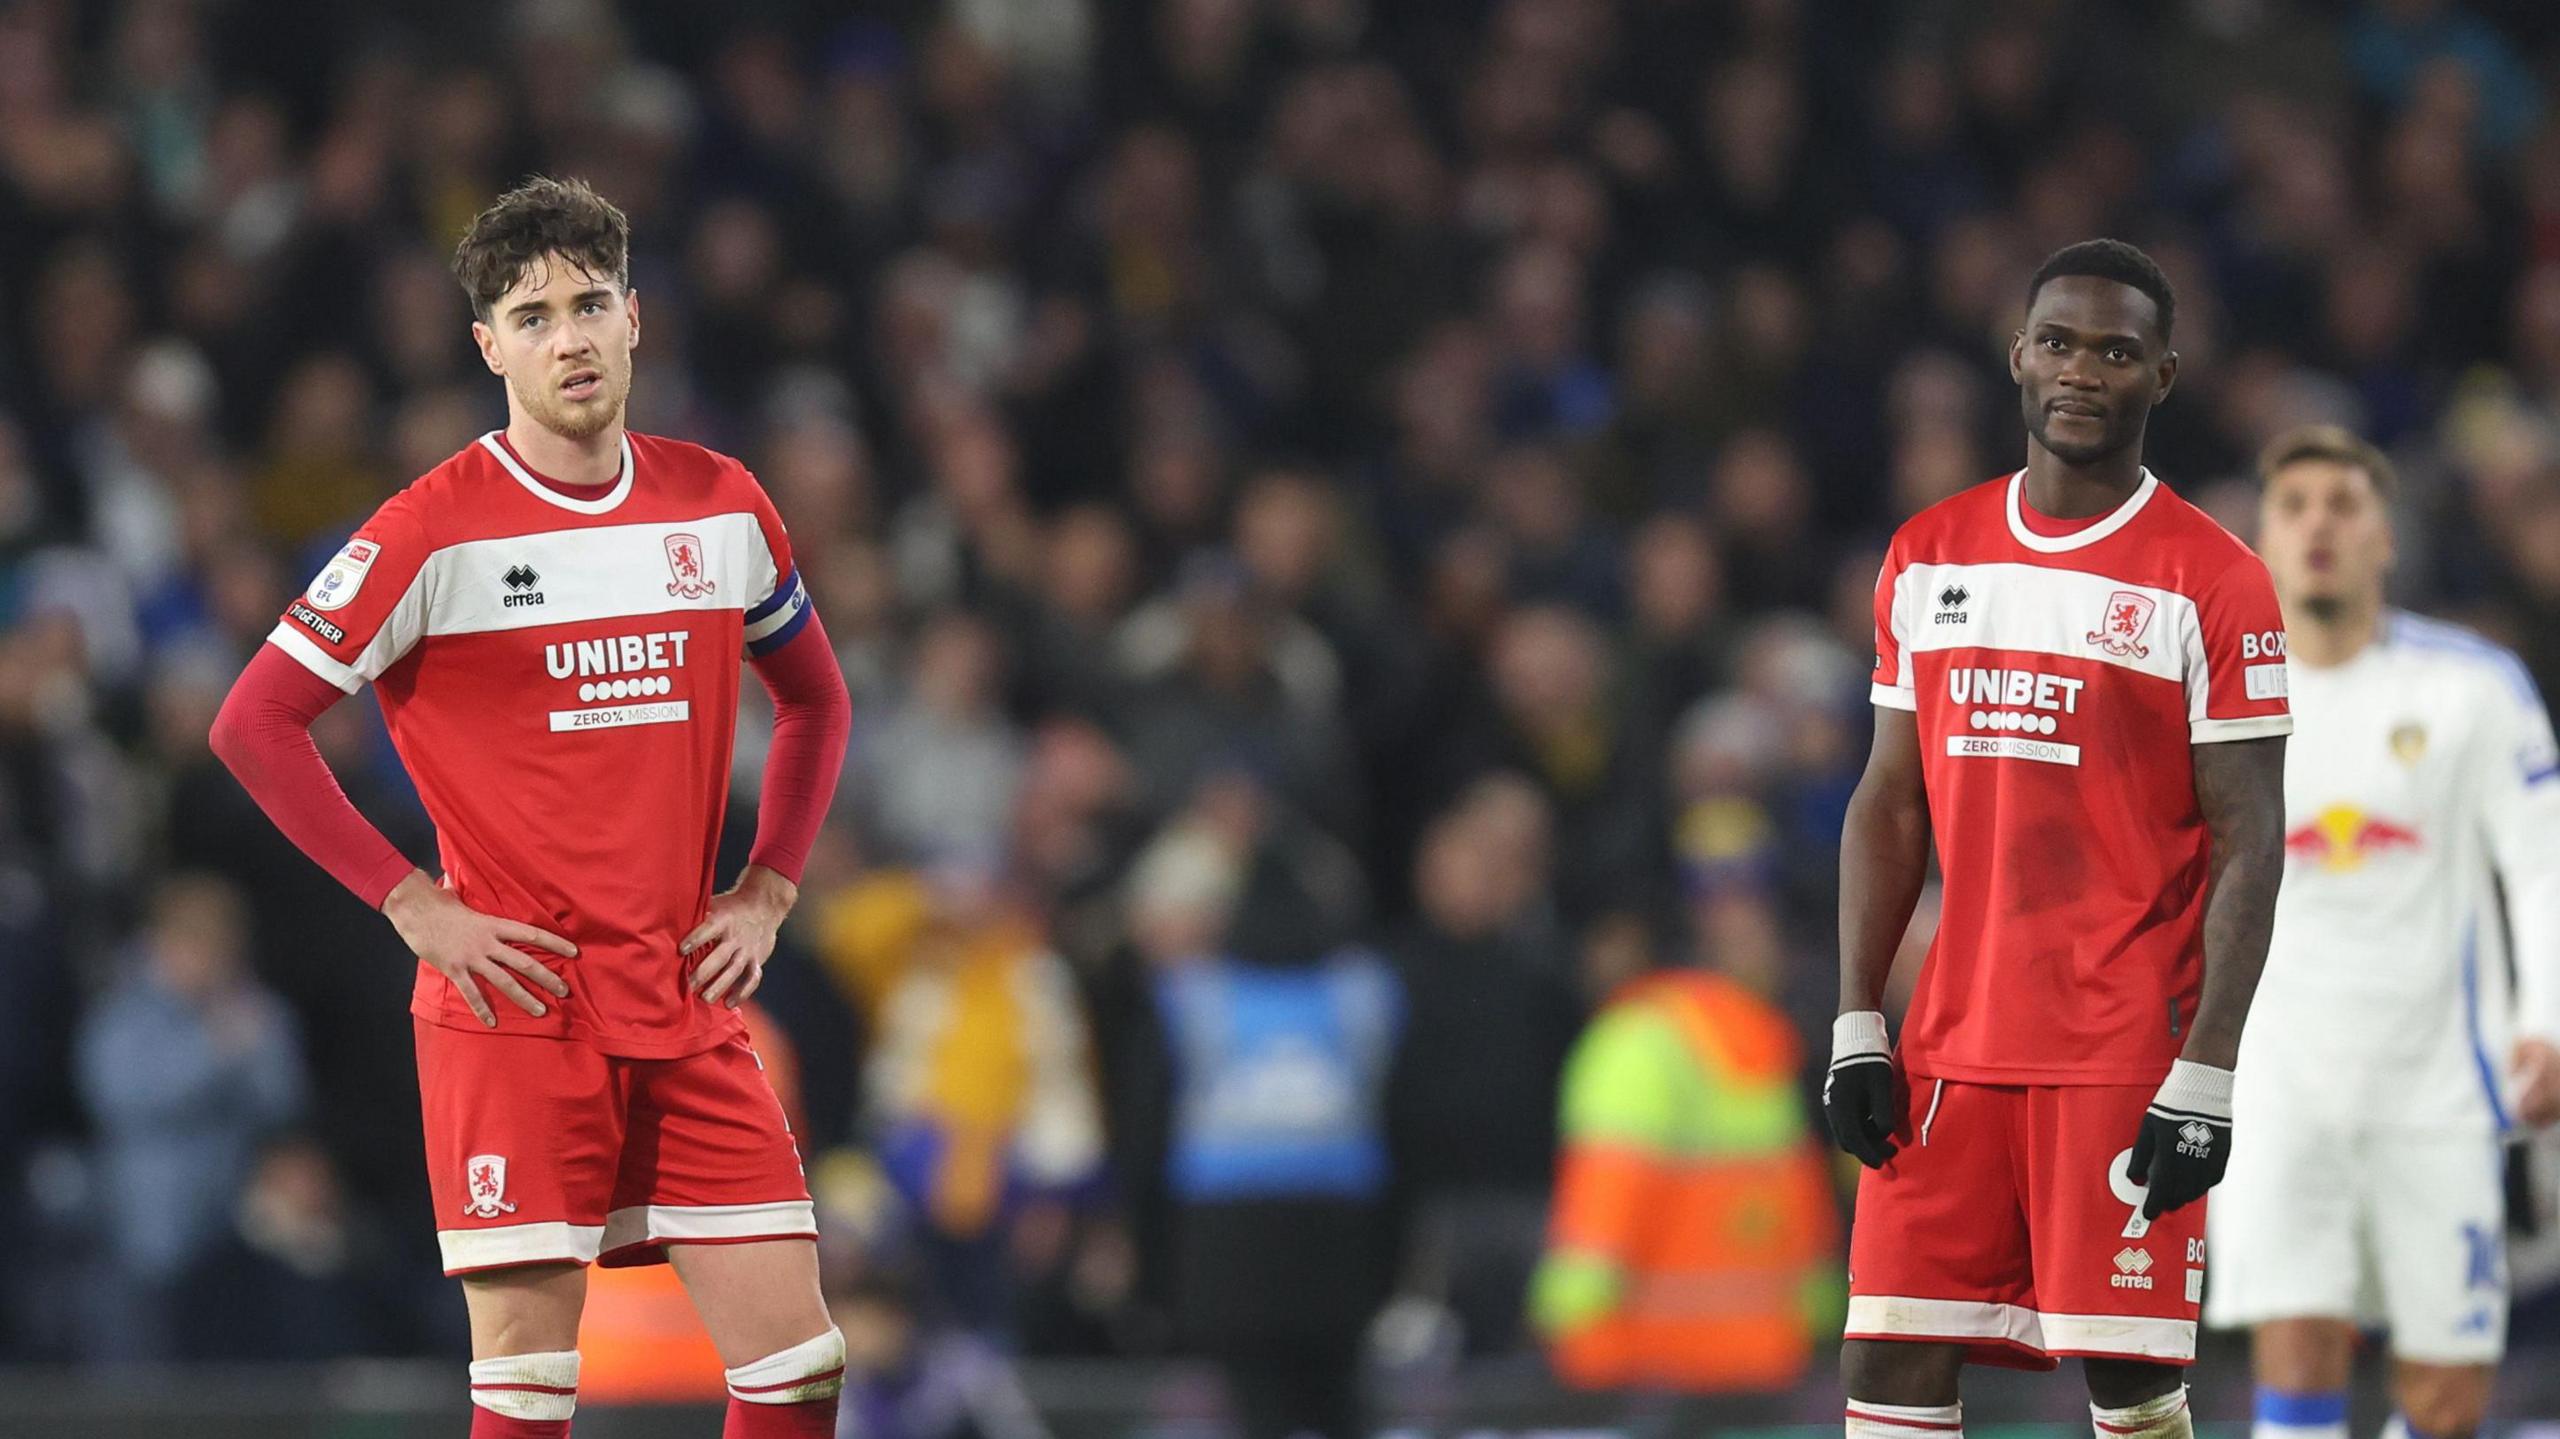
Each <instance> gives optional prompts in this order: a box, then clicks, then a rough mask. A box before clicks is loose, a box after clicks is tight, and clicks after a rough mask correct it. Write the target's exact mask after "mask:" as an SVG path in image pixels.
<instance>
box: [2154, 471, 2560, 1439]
mask: <svg viewBox="0 0 2560 1439" xmlns="http://www.w3.org/2000/svg"><path fill="white" fill-rule="evenodd" d="M2259 476H2260V479H2261V480H2262V481H2263V483H2264V486H2265V489H2264V495H2263V499H2262V501H2261V510H2260V525H2261V529H2260V535H2259V541H2258V547H2259V550H2260V553H2261V554H2262V555H2263V556H2264V557H2265V559H2266V562H2267V568H2268V571H2269V572H2270V573H2271V574H2272V575H2273V576H2274V579H2275V585H2276V593H2277V597H2278V598H2279V599H2280V600H2281V601H2282V603H2283V605H2284V616H2285V630H2286V633H2287V635H2288V636H2289V637H2290V640H2289V642H2290V645H2291V648H2292V654H2291V656H2290V658H2289V661H2288V670H2289V675H2288V678H2289V680H2290V683H2291V688H2292V696H2291V698H2292V702H2293V724H2294V728H2293V744H2292V748H2291V751H2290V753H2289V754H2288V755H2287V756H2286V765H2285V811H2286V813H2285V834H2286V838H2285V851H2286V866H2285V871H2286V872H2285V880H2284V888H2283V890H2282V892H2281V894H2280V895H2279V897H2278V899H2277V903H2276V920H2275V939H2274V943H2273V945H2272V946H2271V947H2270V949H2269V951H2268V955H2267V968H2266V975H2265V978H2264V979H2263V980H2261V981H2260V983H2259V986H2258V999H2257V1003H2256V1005H2255V1006H2254V1007H2253V1008H2252V1009H2251V1010H2250V1013H2249V1021H2248V1025H2247V1028H2246V1030H2245V1032H2244V1033H2243V1035H2242V1038H2241V1042H2240V1064H2239V1070H2238V1078H2237V1081H2236V1084H2235V1091H2234V1096H2233V1120H2234V1127H2235V1129H2236V1131H2237V1132H2238V1133H2240V1134H2243V1135H2246V1136H2248V1138H2247V1140H2246V1141H2245V1142H2243V1143H2241V1144H2239V1145H2238V1146H2236V1147H2235V1148H2234V1151H2233V1153H2232V1158H2231V1170H2230V1173H2229V1175H2228V1176H2227V1177H2226V1178H2225V1180H2224V1182H2223V1186H2222V1189H2221V1191H2220V1194H2219V1196H2218V1197H2217V1199H2216V1200H2215V1203H2214V1206H2213V1210H2212V1214H2211V1217H2210V1220H2209V1234H2210V1244H2211V1252H2212V1256H2213V1277H2212V1283H2211V1292H2210V1294H2209V1295H2208V1297H2207V1300H2206V1305H2205V1319H2206V1322H2207V1323H2208V1324H2212V1325H2215V1326H2220V1327H2239V1326H2250V1327H2252V1328H2254V1330H2255V1334H2256V1344H2255V1347H2256V1367H2257V1381H2258V1399H2257V1425H2256V1430H2255V1435H2254V1439H2344V1435H2345V1434H2346V1409H2347V1381H2348V1370H2349V1365H2350V1363H2351V1361H2352V1359H2353V1353H2354V1344H2355V1336H2356V1326H2357V1324H2358V1323H2359V1322H2371V1321H2374V1320H2381V1321H2384V1322H2386V1323H2387V1324H2388V1325H2389V1327H2390V1333H2391V1349H2392V1354H2393V1357H2394V1359H2395V1360H2396V1368H2395V1372H2394V1375H2393V1387H2394V1392H2395V1394H2396V1396H2397V1399H2398V1402H2399V1408H2400V1413H2399V1415H2398V1416H2397V1417H2395V1419H2394V1420H2393V1428H2394V1429H2395V1430H2403V1429H2405V1430H2406V1431H2407V1432H2408V1433H2409V1434H2411V1435H2413V1436H2427V1439H2463V1436H2467V1435H2470V1434H2471V1433H2473V1432H2474V1431H2475V1430H2476V1429H2477V1428H2478V1427H2479V1424H2480V1420H2481V1414H2482V1410H2483V1408H2484V1407H2485V1406H2486V1404H2487V1402H2488V1397H2489V1382H2490V1374H2491V1368H2492V1366H2493V1365H2495V1363H2496V1362H2497V1359H2498V1356H2499V1353H2500V1351H2501V1350H2502V1349H2503V1347H2504V1345H2505V1340H2506V1320H2507V1284H2506V1264H2505V1249H2504V1234H2505V1229H2506V1212H2505V1198H2504V1189H2503V1185H2502V1183H2501V1175H2502V1158H2503V1143H2504V1138H2505V1136H2506V1135H2507V1134H2508V1133H2509V1132H2511V1131H2512V1130H2513V1129H2515V1128H2516V1127H2517V1126H2519V1125H2525V1126H2532V1125H2541V1124H2547V1123H2549V1122H2551V1120H2552V1119H2553V1118H2554V1117H2555V1116H2560V1050H2555V1049H2554V1048H2553V1041H2554V1040H2555V1039H2560V759H2555V755H2554V750H2553V743H2552V732H2551V721H2550V719H2549V718H2548V716H2547V715H2546V714H2545V713H2544V710H2543V706H2542V701H2541V699H2540V698H2539V697H2538V696H2537V695H2536V694H2535V692H2534V687H2533V682H2532V680H2531V679H2530V678H2529V677H2528V676H2527V675H2526V673H2525V671H2524V667H2523V666H2522V665H2520V664H2518V663H2517V661H2516V659H2515V657H2514V656H2513V655H2511V654H2509V653H2508V652H2507V651H2505V650H2503V649H2500V648H2499V647H2497V646H2496V645H2493V644H2491V643H2489V642H2488V641H2486V640H2484V639H2482V638H2480V637H2479V636H2477V635H2475V634H2473V633H2471V632H2470V631H2468V630H2464V629H2460V628H2457V627H2455V626H2452V625H2448V624H2444V623H2441V622H2438V621H2434V620H2428V619H2422V618H2419V617H2418V616H2416V615H2412V614H2407V613H2405V612H2402V611H2398V610H2393V609H2390V608H2388V607H2386V606H2385V605H2384V604H2383V598H2382V591H2383V576H2384V574H2385V572H2387V571H2388V570H2389V569H2390V567H2391V562H2392V550H2393V540H2392V530H2391V521H2390V516H2389V507H2390V502H2391V499H2392V495H2393V491H2394V489H2395V481H2394V478H2393V475H2392V470H2391V465H2390V462H2389V461H2388V460H2386V459H2385V458H2384V457H2383V456H2382V455H2381V454H2380V453H2379V452H2378V451H2376V450H2375V449H2373V447H2371V446H2370V445H2367V444H2365V443H2364V442H2363V441H2361V440H2359V439H2357V438H2356V437H2355V436H2353V435H2351V434H2349V433H2347V432H2346V431H2344V430H2341V429H2337V428H2335V427H2333V426H2313V427H2310V428H2307V429H2302V430H2297V431H2295V432H2293V433H2291V434H2288V435H2285V436H2283V437H2281V438H2279V439H2278V440H2277V441H2276V442H2275V444H2273V445H2272V446H2270V447H2269V448H2268V450H2267V453H2266V457H2265V459H2264V460H2263V462H2262V463H2261V464H2260V466H2259ZM2493 879H2494V881H2495V882H2494V883H2493ZM2501 892H2503V895H2504V903H2503V904H2501V903H2500V898H2499V897H2500V894H2501ZM2510 942H2512V946H2513V952H2514V954H2515V955H2516V959H2517V962H2516V964H2515V966H2514V969H2515V972H2516V974H2517V976H2518V982H2517V984H2516V985H2515V986H2514V989H2515V991H2516V992H2515V995H2514V997H2513V1001H2512V1002H2511V1000H2510V994H2509V990H2510V986H2509V983H2508V979H2507V974H2508V963H2507V954H2508V952H2509V945H2510Z"/></svg>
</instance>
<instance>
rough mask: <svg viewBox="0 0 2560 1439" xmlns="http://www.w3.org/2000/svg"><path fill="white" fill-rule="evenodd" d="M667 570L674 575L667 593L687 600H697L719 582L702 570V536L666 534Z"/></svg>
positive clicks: (716, 587)
mask: <svg viewBox="0 0 2560 1439" xmlns="http://www.w3.org/2000/svg"><path fill="white" fill-rule="evenodd" d="M667 570H668V572H669V573H671V574H673V575H674V576H675V580H674V582H673V583H671V584H669V585H668V586H667V593H668V594H671V595H676V596H680V597H681V598H684V599H688V600H698V599H700V598H702V597H703V596H704V595H707V594H709V593H711V592H712V591H713V590H716V589H718V588H720V586H719V584H718V583H717V582H715V581H714V580H712V579H711V577H710V576H708V575H706V574H704V573H703V571H702V537H701V536H700V535H687V534H674V535H669V536H667Z"/></svg>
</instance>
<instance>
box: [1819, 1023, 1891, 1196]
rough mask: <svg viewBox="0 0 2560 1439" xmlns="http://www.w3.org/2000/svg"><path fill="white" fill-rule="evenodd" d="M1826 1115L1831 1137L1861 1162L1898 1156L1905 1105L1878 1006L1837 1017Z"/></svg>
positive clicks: (1874, 1165) (1871, 1164)
mask: <svg viewBox="0 0 2560 1439" xmlns="http://www.w3.org/2000/svg"><path fill="white" fill-rule="evenodd" d="M1822 1117H1823V1119H1824V1120H1825V1121H1827V1122H1828V1123H1829V1124H1830V1125H1831V1142H1832V1143H1834V1144H1837V1145H1839V1146H1840V1147H1841V1148H1842V1149H1844V1150H1846V1151H1847V1152H1848V1153H1849V1154H1850V1155H1851V1156H1852V1157H1854V1158H1855V1159H1856V1160H1857V1161H1858V1162H1859V1163H1860V1164H1863V1165H1865V1166H1866V1167H1868V1168H1869V1169H1882V1168H1884V1166H1885V1161H1886V1160H1888V1159H1891V1158H1893V1151H1894V1147H1895V1146H1894V1143H1893V1131H1894V1128H1895V1126H1896V1125H1898V1124H1900V1123H1901V1122H1902V1106H1901V1105H1900V1104H1899V1103H1897V1102H1895V1097H1894V1084H1893V1053H1892V1051H1891V1050H1889V1049H1887V1048H1886V1046H1885V1037H1884V1016H1883V1015H1882V1014H1879V1013H1877V1012H1876V1011H1875V1010H1872V1009H1862V1010H1859V1011H1857V1012H1855V1013H1852V1014H1844V1015H1842V1016H1840V1017H1839V1018H1838V1019H1835V1020H1833V1021H1832V1022H1831V1072H1830V1073H1828V1074H1826V1075H1824V1076H1823V1077H1822Z"/></svg>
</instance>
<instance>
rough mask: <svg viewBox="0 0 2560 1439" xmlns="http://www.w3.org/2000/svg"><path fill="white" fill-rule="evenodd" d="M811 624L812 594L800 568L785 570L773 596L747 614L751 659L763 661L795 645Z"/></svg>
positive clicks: (748, 644) (748, 646)
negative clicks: (794, 638) (796, 637)
mask: <svg viewBox="0 0 2560 1439" xmlns="http://www.w3.org/2000/svg"><path fill="white" fill-rule="evenodd" d="M808 623H809V592H808V591H807V590H806V589H804V588H802V587H801V584H800V570H799V567H798V566H796V565H795V566H793V567H792V568H790V569H788V570H785V571H784V572H783V575H782V578H781V579H780V580H779V581H777V582H775V584H774V587H773V593H772V594H771V595H768V596H767V597H766V598H765V599H764V601H763V602H762V603H760V604H758V605H756V606H754V607H753V608H751V609H749V610H748V611H747V656H748V658H750V659H761V658H762V657H764V656H766V655H769V654H772V653H773V652H774V651H775V650H778V649H780V648H782V647H783V646H784V645H787V644H789V643H791V637H792V636H793V635H796V634H798V633H800V631H801V630H802V629H804V628H806V627H807V626H808Z"/></svg>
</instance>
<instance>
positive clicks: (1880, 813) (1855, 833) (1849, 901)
mask: <svg viewBox="0 0 2560 1439" xmlns="http://www.w3.org/2000/svg"><path fill="white" fill-rule="evenodd" d="M1928 873H1929V807H1928V805H1927V804H1926V802H1925V801H1923V800H1922V799H1920V798H1918V797H1916V796H1915V795H1912V794H1905V793H1895V792H1892V791H1891V790H1889V789H1888V787H1887V786H1885V785H1884V784H1882V783H1880V782H1879V781H1878V779H1877V777H1876V776H1875V775H1873V774H1870V775H1869V776H1868V777H1867V778H1865V779H1862V780H1860V781H1859V783H1858V789H1857V793H1856V794H1854V795H1852V796H1851V797H1850V799H1849V813H1848V817H1847V821H1846V823H1845V824H1844V825H1843V826H1842V828H1841V833H1840V1012H1841V1013H1843V1014H1850V1013H1854V1012H1856V1011H1859V1010H1867V1009H1880V1008H1882V1007H1883V1003H1884V985H1885V979H1886V977H1887V976H1888V975H1889V974H1891V973H1892V971H1893V957H1894V955H1895V954H1896V953H1897V952H1898V951H1900V949H1901V948H1902V937H1903V935H1904V934H1905V933H1906V932H1908V931H1909V929H1910V928H1911V912H1912V910H1913V909H1915V908H1917V907H1918V905H1919V903H1920V886H1921V885H1922V884H1923V883H1924V882H1925V881H1926V880H1927V878H1928Z"/></svg>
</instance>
